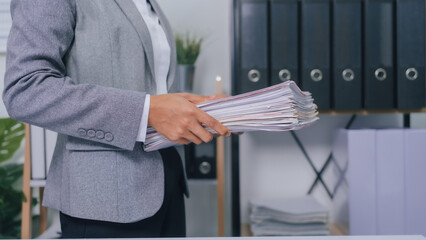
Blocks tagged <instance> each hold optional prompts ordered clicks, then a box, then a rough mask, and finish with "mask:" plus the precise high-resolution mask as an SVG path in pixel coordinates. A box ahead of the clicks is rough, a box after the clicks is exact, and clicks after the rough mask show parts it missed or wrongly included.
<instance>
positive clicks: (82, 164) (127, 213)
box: [3, 0, 176, 222]
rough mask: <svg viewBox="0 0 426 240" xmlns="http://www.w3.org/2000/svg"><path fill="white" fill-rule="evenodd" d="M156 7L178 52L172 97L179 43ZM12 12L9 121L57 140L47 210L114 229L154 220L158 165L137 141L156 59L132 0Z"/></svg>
mask: <svg viewBox="0 0 426 240" xmlns="http://www.w3.org/2000/svg"><path fill="white" fill-rule="evenodd" d="M151 4H152V6H153V8H154V10H155V11H156V12H157V14H158V15H159V18H160V22H161V24H162V25H163V27H164V29H165V31H166V35H167V38H168V41H169V43H170V46H171V50H172V53H173V54H172V56H171V68H170V71H169V75H168V79H167V81H168V86H169V88H170V87H171V86H172V82H173V79H174V76H175V69H176V67H175V66H176V55H175V45H174V38H173V36H172V31H171V28H170V25H169V23H168V22H167V20H166V18H165V16H164V14H163V12H162V11H161V9H160V8H159V6H158V4H157V3H156V2H155V0H151ZM11 12H12V19H13V25H12V29H11V32H10V36H9V41H8V46H7V49H8V51H7V58H6V62H7V63H6V75H5V88H4V92H3V101H4V103H5V105H6V108H7V110H8V112H9V114H10V116H11V117H12V118H15V119H17V120H20V121H23V122H26V123H30V124H33V125H37V126H40V127H44V128H47V129H50V130H53V131H55V132H58V133H59V135H58V140H57V144H56V148H55V152H54V155H53V161H52V164H51V166H50V171H49V174H48V179H47V184H46V188H45V196H44V203H43V204H44V205H45V206H47V207H50V208H54V209H57V210H60V211H62V212H64V213H66V214H68V215H71V216H75V217H79V218H86V219H96V220H104V221H113V222H134V221H137V220H141V219H144V218H147V217H150V216H152V215H154V214H155V213H156V212H157V210H158V209H159V208H160V207H161V205H162V202H163V196H164V171H163V165H162V161H161V156H160V154H159V152H151V153H147V152H144V151H143V149H142V145H141V144H140V143H137V142H136V135H137V132H138V127H139V124H140V121H141V117H142V111H143V107H144V101H145V95H146V94H147V93H149V94H155V90H156V86H155V76H154V65H153V64H154V56H153V48H152V42H151V38H150V35H149V32H148V28H147V26H146V24H145V22H144V21H143V18H142V16H141V15H140V13H139V12H138V10H137V9H136V6H135V5H134V3H133V2H132V0H90V1H89V0H31V1H27V0H12V5H11ZM154 44H155V43H154Z"/></svg>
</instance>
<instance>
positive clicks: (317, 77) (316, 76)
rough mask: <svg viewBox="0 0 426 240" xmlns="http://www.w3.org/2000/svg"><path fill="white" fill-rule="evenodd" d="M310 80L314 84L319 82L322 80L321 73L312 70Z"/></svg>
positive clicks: (317, 70)
mask: <svg viewBox="0 0 426 240" xmlns="http://www.w3.org/2000/svg"><path fill="white" fill-rule="evenodd" d="M311 79H312V80H314V81H315V82H319V81H321V80H322V72H321V70H319V69H314V70H312V71H311Z"/></svg>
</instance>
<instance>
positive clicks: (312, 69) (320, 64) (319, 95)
mask: <svg viewBox="0 0 426 240" xmlns="http://www.w3.org/2000/svg"><path fill="white" fill-rule="evenodd" d="M301 4H302V5H301V18H300V21H301V49H300V50H301V55H300V56H301V85H302V89H303V90H304V91H310V92H311V93H312V95H313V96H314V98H315V102H316V104H317V105H318V109H319V110H320V111H321V110H324V109H329V108H330V2H329V1H328V0H302V1H301Z"/></svg>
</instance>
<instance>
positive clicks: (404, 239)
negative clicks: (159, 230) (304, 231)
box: [169, 235, 426, 240]
mask: <svg viewBox="0 0 426 240" xmlns="http://www.w3.org/2000/svg"><path fill="white" fill-rule="evenodd" d="M172 239H173V238H172ZM174 239H175V240H178V239H179V238H174ZM182 239H186V240H218V239H222V240H293V239H294V240H426V238H425V237H423V236H420V235H416V236H413V235H411V236H406V235H405V236H390V235H389V236H312V237H224V238H214V237H212V238H210V237H209V238H181V239H180V240H182ZM169 240H170V238H169Z"/></svg>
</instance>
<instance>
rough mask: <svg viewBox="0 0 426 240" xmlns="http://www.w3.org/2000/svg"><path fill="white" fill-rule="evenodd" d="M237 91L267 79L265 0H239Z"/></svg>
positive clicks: (253, 87)
mask: <svg viewBox="0 0 426 240" xmlns="http://www.w3.org/2000/svg"><path fill="white" fill-rule="evenodd" d="M239 23H240V24H239V39H240V47H239V56H240V70H239V73H240V74H239V77H238V81H239V82H238V89H237V91H238V93H243V92H249V91H253V90H256V89H260V88H264V87H267V86H268V85H269V82H268V79H269V77H268V1H267V0H240V1H239Z"/></svg>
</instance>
